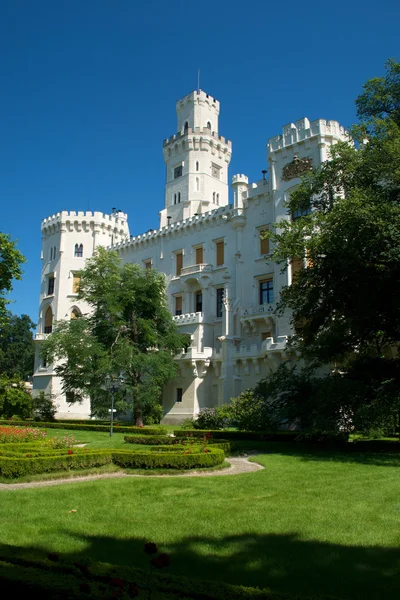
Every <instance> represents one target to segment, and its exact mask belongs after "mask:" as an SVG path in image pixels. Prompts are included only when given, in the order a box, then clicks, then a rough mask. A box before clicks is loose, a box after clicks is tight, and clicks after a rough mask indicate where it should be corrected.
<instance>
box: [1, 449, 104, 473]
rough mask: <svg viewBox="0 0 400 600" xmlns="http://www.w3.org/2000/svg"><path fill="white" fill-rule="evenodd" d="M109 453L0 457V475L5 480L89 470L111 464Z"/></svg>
mask: <svg viewBox="0 0 400 600" xmlns="http://www.w3.org/2000/svg"><path fill="white" fill-rule="evenodd" d="M112 461H113V456H112V452H110V451H104V450H102V451H98V452H94V451H92V452H85V453H77V454H75V453H74V454H71V455H69V454H66V455H65V454H64V455H52V456H33V457H29V458H27V457H19V456H12V457H11V456H0V475H1V476H3V477H7V478H15V477H22V476H23V475H34V474H40V473H49V472H51V471H70V470H71V469H72V470H73V469H90V468H93V467H100V466H102V465H107V464H110V463H112Z"/></svg>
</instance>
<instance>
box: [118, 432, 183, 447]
mask: <svg viewBox="0 0 400 600" xmlns="http://www.w3.org/2000/svg"><path fill="white" fill-rule="evenodd" d="M124 440H125V442H126V443H127V444H145V445H146V446H155V445H157V444H162V445H163V446H167V445H174V444H181V443H182V442H181V441H180V440H179V439H177V438H174V437H168V436H167V435H164V436H163V435H146V436H141V435H126V436H125V437H124Z"/></svg>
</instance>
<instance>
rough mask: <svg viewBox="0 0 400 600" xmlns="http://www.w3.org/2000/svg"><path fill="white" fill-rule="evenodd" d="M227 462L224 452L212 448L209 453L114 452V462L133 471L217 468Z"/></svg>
mask: <svg viewBox="0 0 400 600" xmlns="http://www.w3.org/2000/svg"><path fill="white" fill-rule="evenodd" d="M224 460H225V454H224V451H223V450H220V449H219V448H215V449H214V448H212V449H211V448H210V449H209V452H199V451H197V452H191V453H190V454H185V453H184V452H167V453H162V452H130V453H128V452H118V451H117V452H113V462H114V463H115V464H117V465H119V466H120V467H125V468H131V469H194V468H197V467H215V466H217V465H220V464H222V463H223V462H224Z"/></svg>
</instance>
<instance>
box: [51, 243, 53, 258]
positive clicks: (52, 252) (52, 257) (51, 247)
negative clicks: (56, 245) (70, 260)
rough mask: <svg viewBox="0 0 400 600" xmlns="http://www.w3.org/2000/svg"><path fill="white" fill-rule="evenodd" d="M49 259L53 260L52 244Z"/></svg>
mask: <svg viewBox="0 0 400 600" xmlns="http://www.w3.org/2000/svg"><path fill="white" fill-rule="evenodd" d="M50 260H53V246H52V247H51V248H50Z"/></svg>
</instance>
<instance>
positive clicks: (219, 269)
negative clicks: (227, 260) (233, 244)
mask: <svg viewBox="0 0 400 600" xmlns="http://www.w3.org/2000/svg"><path fill="white" fill-rule="evenodd" d="M227 268H228V266H227V265H218V267H214V268H213V273H216V272H217V271H223V270H224V269H227Z"/></svg>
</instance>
